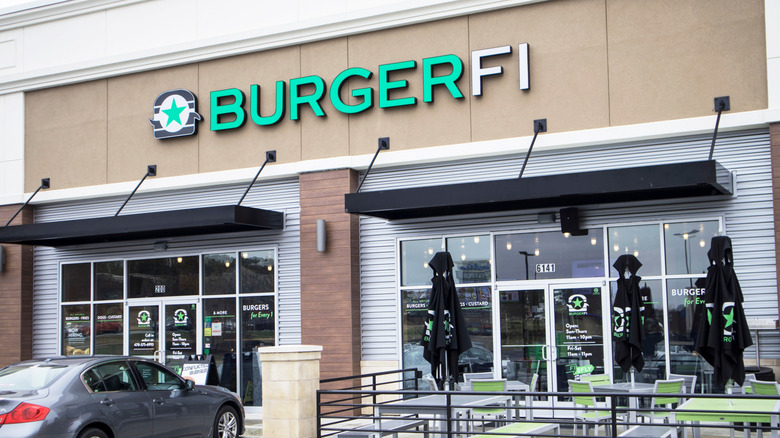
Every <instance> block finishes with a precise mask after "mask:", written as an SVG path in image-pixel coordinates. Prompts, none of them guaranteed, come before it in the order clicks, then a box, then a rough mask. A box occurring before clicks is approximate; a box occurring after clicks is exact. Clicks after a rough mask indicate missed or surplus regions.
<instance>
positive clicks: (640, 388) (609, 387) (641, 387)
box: [593, 382, 655, 423]
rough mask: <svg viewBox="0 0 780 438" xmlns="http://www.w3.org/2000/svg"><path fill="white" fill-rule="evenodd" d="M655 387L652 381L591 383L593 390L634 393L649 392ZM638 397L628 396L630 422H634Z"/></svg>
mask: <svg viewBox="0 0 780 438" xmlns="http://www.w3.org/2000/svg"><path fill="white" fill-rule="evenodd" d="M654 389H655V384H653V383H639V382H634V383H631V382H623V383H609V384H605V385H593V391H594V392H625V393H635V394H651V393H652V392H653V390H654ZM638 399H639V397H628V408H629V412H628V420H629V422H631V423H636V410H637V406H638V405H639V403H638V401H637V400H638Z"/></svg>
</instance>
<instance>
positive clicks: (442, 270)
mask: <svg viewBox="0 0 780 438" xmlns="http://www.w3.org/2000/svg"><path fill="white" fill-rule="evenodd" d="M428 266H430V268H431V269H432V270H433V278H432V279H431V283H432V285H433V287H432V289H431V301H430V303H429V304H428V318H427V320H426V322H425V334H424V335H423V339H422V342H421V345H422V346H423V348H424V350H423V357H424V358H425V360H427V361H428V362H430V363H431V373H432V374H433V377H434V378H435V379H436V383H437V384H438V385H439V389H443V388H444V382H446V381H449V380H452V381H455V382H457V381H458V376H459V372H458V357H459V356H460V354H461V353H463V352H464V351H466V350H468V349H469V348H471V338H470V337H469V334H468V331H467V330H466V320H465V318H464V317H463V312H461V310H460V302H459V301H458V294H457V292H456V290H455V279H454V278H453V277H452V268H453V266H454V263H453V262H452V256H450V253H448V252H437V253H436V254H435V255H434V256H433V259H431V261H430V262H428Z"/></svg>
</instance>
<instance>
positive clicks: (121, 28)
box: [106, 0, 222, 56]
mask: <svg viewBox="0 0 780 438" xmlns="http://www.w3.org/2000/svg"><path fill="white" fill-rule="evenodd" d="M212 3H214V4H215V5H218V4H222V2H212ZM197 9H198V7H197V3H196V2H193V1H191V0H163V1H152V2H144V3H136V4H132V5H129V6H125V7H122V8H117V9H109V10H107V11H106V24H107V26H106V30H107V33H106V39H107V42H108V44H107V47H106V49H107V55H108V56H113V55H122V54H126V53H132V52H138V51H144V50H151V49H155V48H159V47H165V46H174V45H178V44H182V43H186V42H189V41H194V40H196V39H197V37H198V35H197V26H196V25H195V24H196V23H197V22H198V21H197V17H198V14H197Z"/></svg>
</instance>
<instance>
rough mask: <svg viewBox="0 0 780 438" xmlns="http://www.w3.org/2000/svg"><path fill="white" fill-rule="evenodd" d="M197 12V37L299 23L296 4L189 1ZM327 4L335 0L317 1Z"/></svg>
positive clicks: (284, 2)
mask: <svg viewBox="0 0 780 438" xmlns="http://www.w3.org/2000/svg"><path fill="white" fill-rule="evenodd" d="M189 3H190V4H192V5H193V7H194V8H196V9H197V18H198V21H197V32H198V37H199V38H204V39H205V38H215V37H222V36H224V35H227V34H235V33H239V32H252V31H257V30H259V29H273V28H277V29H278V28H280V27H283V26H285V25H286V26H288V27H289V26H290V25H292V24H294V23H295V22H296V21H298V20H299V16H298V11H299V9H300V8H299V6H298V3H299V2H296V1H281V2H280V1H257V0H254V1H253V0H226V1H219V2H215V1H212V0H199V1H198V2H189ZM317 3H320V4H324V5H329V4H331V3H338V1H335V0H330V1H328V0H325V1H323V0H320V1H318V2H317Z"/></svg>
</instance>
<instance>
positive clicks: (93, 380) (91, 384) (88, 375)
mask: <svg viewBox="0 0 780 438" xmlns="http://www.w3.org/2000/svg"><path fill="white" fill-rule="evenodd" d="M81 380H83V381H84V384H85V385H87V388H89V390H90V391H92V392H104V391H106V386H105V385H104V384H103V379H101V378H100V375H99V374H98V373H97V371H95V370H94V369H91V370H87V372H85V373H84V374H83V375H82V376H81Z"/></svg>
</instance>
